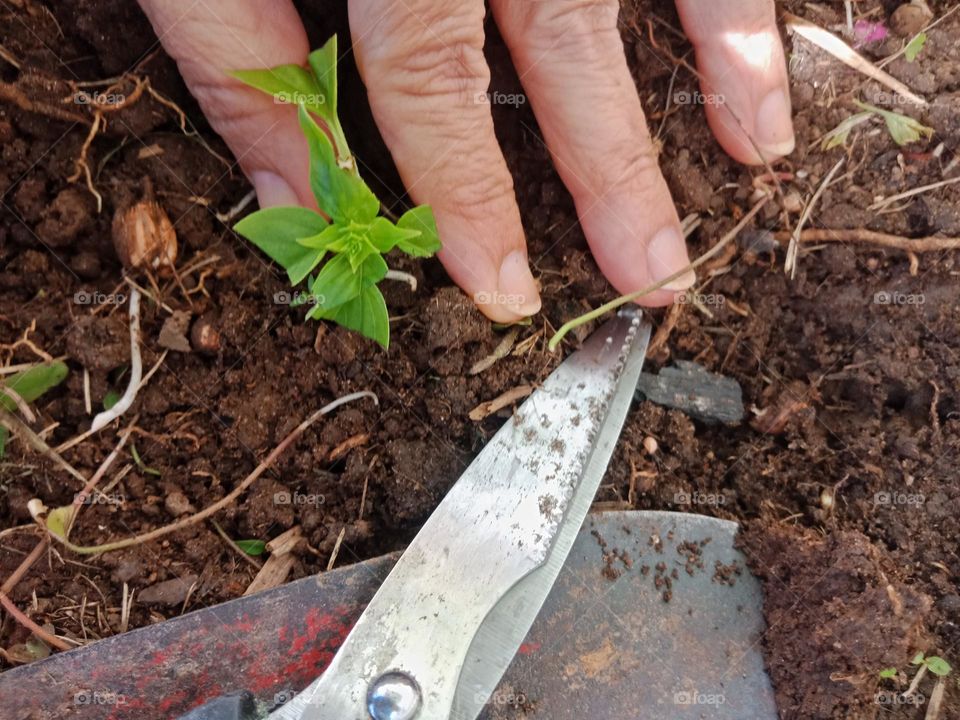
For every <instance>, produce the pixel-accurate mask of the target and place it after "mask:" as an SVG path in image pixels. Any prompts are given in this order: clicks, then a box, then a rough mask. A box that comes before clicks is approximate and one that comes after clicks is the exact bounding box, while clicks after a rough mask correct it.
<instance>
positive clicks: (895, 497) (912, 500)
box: [873, 490, 927, 507]
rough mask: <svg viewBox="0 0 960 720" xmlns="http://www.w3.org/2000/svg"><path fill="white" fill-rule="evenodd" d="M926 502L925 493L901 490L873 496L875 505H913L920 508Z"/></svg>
mask: <svg viewBox="0 0 960 720" xmlns="http://www.w3.org/2000/svg"><path fill="white" fill-rule="evenodd" d="M926 501H927V499H926V498H925V497H924V496H923V493H905V492H900V491H899V490H889V491H881V492H878V493H874V495H873V504H874V505H913V506H915V507H918V506H920V505H923V504H924V503H925V502H926Z"/></svg>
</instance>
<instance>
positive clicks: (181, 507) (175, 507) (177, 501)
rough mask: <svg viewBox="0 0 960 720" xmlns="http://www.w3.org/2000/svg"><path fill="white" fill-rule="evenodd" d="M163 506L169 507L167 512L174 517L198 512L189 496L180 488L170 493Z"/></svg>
mask: <svg viewBox="0 0 960 720" xmlns="http://www.w3.org/2000/svg"><path fill="white" fill-rule="evenodd" d="M163 506H164V507H165V508H166V509H167V512H168V513H170V514H171V515H173V516H174V517H180V516H181V515H189V514H191V513H194V512H196V508H194V507H193V505H192V504H191V503H190V500H189V498H187V496H186V495H184V494H183V493H182V492H180V491H179V490H174V491H173V492H171V493H168V494H167V497H166V498H165V499H164V501H163Z"/></svg>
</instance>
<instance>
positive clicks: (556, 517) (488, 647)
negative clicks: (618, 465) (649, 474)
mask: <svg viewBox="0 0 960 720" xmlns="http://www.w3.org/2000/svg"><path fill="white" fill-rule="evenodd" d="M649 332H650V331H649V326H647V325H641V322H640V311H639V310H633V309H631V310H626V311H622V312H621V314H620V315H619V316H618V317H617V318H615V319H613V320H611V321H609V322H608V323H607V324H606V325H604V326H603V327H602V328H601V329H600V330H599V331H597V332H595V333H594V334H593V335H592V336H591V337H590V338H589V339H588V340H587V342H586V343H585V344H584V346H583V348H581V349H580V350H579V351H578V352H577V353H575V354H574V355H573V356H571V357H570V358H569V359H567V360H566V361H565V362H564V363H563V364H562V365H561V366H560V367H559V368H558V369H557V370H556V371H554V373H553V374H551V375H550V377H549V378H547V380H546V382H545V383H544V384H543V386H542V387H541V388H540V389H538V390H537V391H536V392H534V393H533V395H531V396H530V397H529V398H528V399H527V401H526V402H525V403H524V404H523V405H522V406H521V408H520V409H519V410H518V412H517V413H516V414H515V416H514V418H513V419H512V420H510V421H508V422H507V423H505V424H504V426H503V427H502V428H501V429H500V430H499V431H498V432H497V434H496V435H494V437H493V438H492V439H491V440H490V442H489V443H488V444H487V446H486V447H485V448H484V449H483V451H481V453H480V454H479V455H478V456H477V458H476V460H475V461H474V462H473V463H472V464H471V465H470V467H469V468H468V469H467V471H466V472H465V473H464V474H463V476H462V477H461V478H460V480H459V481H458V482H457V484H456V485H455V486H454V487H453V488H452V489H451V490H450V492H449V493H448V494H447V496H446V497H445V498H444V500H443V502H442V503H441V504H440V506H439V507H438V508H437V510H436V511H434V513H433V514H432V515H431V516H430V518H429V519H428V520H427V522H426V523H425V524H424V526H423V528H422V529H421V531H420V533H419V534H418V535H417V536H416V538H414V540H413V542H412V543H411V544H410V546H409V547H408V548H407V550H406V552H405V553H404V554H403V556H402V557H401V559H400V561H399V562H398V563H397V565H396V567H395V568H394V570H393V572H391V574H390V576H389V577H388V578H387V579H386V581H385V582H384V583H383V585H382V586H381V588H380V590H379V591H378V592H377V594H376V596H375V597H374V598H373V600H372V601H371V602H370V604H369V605H368V606H367V609H366V611H365V612H364V613H363V615H362V616H361V617H360V619H359V620H358V621H357V623H356V625H355V626H354V628H353V630H352V631H351V632H350V635H349V636H348V637H347V639H346V640H345V642H344V644H343V646H342V647H341V648H340V651H339V652H338V653H337V655H336V656H335V657H334V659H333V661H332V662H331V664H330V666H329V667H328V668H327V670H326V672H325V673H324V674H323V675H322V676H321V677H320V678H318V679H317V680H316V681H315V682H314V683H312V684H311V685H310V686H309V687H308V688H306V689H305V690H304V691H303V692H301V693H300V694H299V695H297V697H296V698H295V699H294V701H293V702H291V703H289V704H288V705H285V706H284V707H283V708H281V709H280V710H278V711H277V712H275V713H274V714H272V715H271V718H273V719H274V720H368V719H369V717H370V715H369V714H368V710H367V702H368V694H369V693H370V691H371V688H373V687H380V686H381V683H382V682H384V679H385V678H386V679H387V680H389V681H390V682H391V683H392V685H391V687H392V689H393V690H395V691H397V692H400V693H401V695H402V694H403V692H404V691H406V692H408V693H412V694H413V695H414V697H415V699H416V701H417V702H418V703H419V711H418V712H416V713H415V714H411V715H399V714H397V715H391V716H390V717H416V718H418V720H446V719H447V718H458V719H459V718H469V719H470V720H473V718H475V717H476V714H477V713H478V712H479V710H480V708H481V707H482V705H483V703H484V702H486V699H487V697H488V695H489V693H490V692H491V691H492V690H493V688H494V687H495V685H496V683H497V681H498V680H499V678H500V676H501V675H502V673H503V671H504V670H505V668H506V666H507V665H508V664H509V662H510V659H511V658H512V656H513V654H514V653H515V652H516V649H517V647H518V646H519V644H520V642H521V641H522V639H523V637H524V635H525V634H526V632H527V630H528V629H529V627H530V624H531V622H532V621H533V618H534V617H535V616H536V614H537V611H538V610H539V608H540V606H541V605H542V603H543V600H544V598H545V596H546V594H547V593H548V592H549V589H550V587H551V585H552V584H553V581H554V580H555V578H556V575H557V573H558V572H559V568H560V566H561V565H562V564H563V561H564V559H565V557H566V555H567V553H568V552H569V549H570V545H571V543H572V540H573V537H575V535H576V533H577V531H578V529H579V527H580V525H581V524H582V522H583V518H584V515H585V514H586V511H587V509H588V508H589V505H590V502H591V500H592V498H593V495H594V493H595V492H596V489H597V486H598V484H599V482H600V478H601V477H602V475H603V473H604V470H605V469H606V466H607V463H608V462H609V459H610V455H611V454H612V452H613V446H614V444H615V443H616V439H617V437H618V435H619V432H620V429H621V426H622V424H623V420H624V418H625V416H626V412H627V409H628V407H629V404H630V399H631V397H632V394H633V391H634V388H635V385H636V382H637V378H638V376H639V373H640V366H641V364H642V362H643V356H644V353H645V350H646V345H647V342H648V340H649ZM501 602H505V603H506V604H505V605H504V606H503V609H501V608H500V607H499V605H500V603H501ZM488 621H489V622H488ZM481 628H483V630H482V633H481V634H480V635H479V636H478V632H480V631H481ZM465 663H468V664H469V667H465ZM461 671H463V681H462V682H461ZM481 695H482V697H481ZM455 713H456V714H455ZM470 713H472V714H470ZM383 717H387V715H383Z"/></svg>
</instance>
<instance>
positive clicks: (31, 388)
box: [0, 360, 67, 458]
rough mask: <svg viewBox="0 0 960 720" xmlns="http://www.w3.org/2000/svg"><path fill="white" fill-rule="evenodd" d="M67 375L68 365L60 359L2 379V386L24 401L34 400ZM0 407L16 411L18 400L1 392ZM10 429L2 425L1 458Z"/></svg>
mask: <svg viewBox="0 0 960 720" xmlns="http://www.w3.org/2000/svg"><path fill="white" fill-rule="evenodd" d="M66 377H67V366H66V365H65V364H64V363H62V362H60V361H59V360H57V361H54V362H51V363H44V364H42V365H34V366H33V367H30V368H27V369H26V370H22V371H20V372H18V373H14V374H13V375H8V376H7V377H6V379H4V380H3V381H0V387H4V388H9V389H10V390H12V391H13V392H15V393H16V394H17V395H19V396H20V397H21V398H22V399H23V401H24V402H28V403H31V402H34V401H35V400H37V399H39V398H40V396H42V395H43V394H44V393H46V392H47V391H48V390H51V389H52V388H55V387H56V386H57V385H59V384H60V383H62V382H63V380H64V378H66ZM0 407H2V408H3V409H4V410H6V411H7V412H16V411H17V403H16V401H15V400H14V399H13V398H12V397H11V396H10V395H7V394H6V393H0ZM9 436H10V431H9V430H7V428H6V427H4V426H3V425H0V458H2V457H3V456H4V455H5V454H6V449H7V438H8V437H9Z"/></svg>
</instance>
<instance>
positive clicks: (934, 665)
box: [910, 652, 953, 677]
mask: <svg viewBox="0 0 960 720" xmlns="http://www.w3.org/2000/svg"><path fill="white" fill-rule="evenodd" d="M910 664H911V665H922V666H923V667H925V668H926V669H927V670H928V671H930V672H932V673H933V674H934V675H936V676H937V677H946V676H947V675H949V674H950V672H951V671H952V670H953V668H952V667H950V663H948V662H947V661H946V660H944V659H943V658H942V657H939V656H937V655H929V656H924V654H923V653H922V652H918V653H917V654H916V655H914V656H913V659H912V660H911V661H910Z"/></svg>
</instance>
